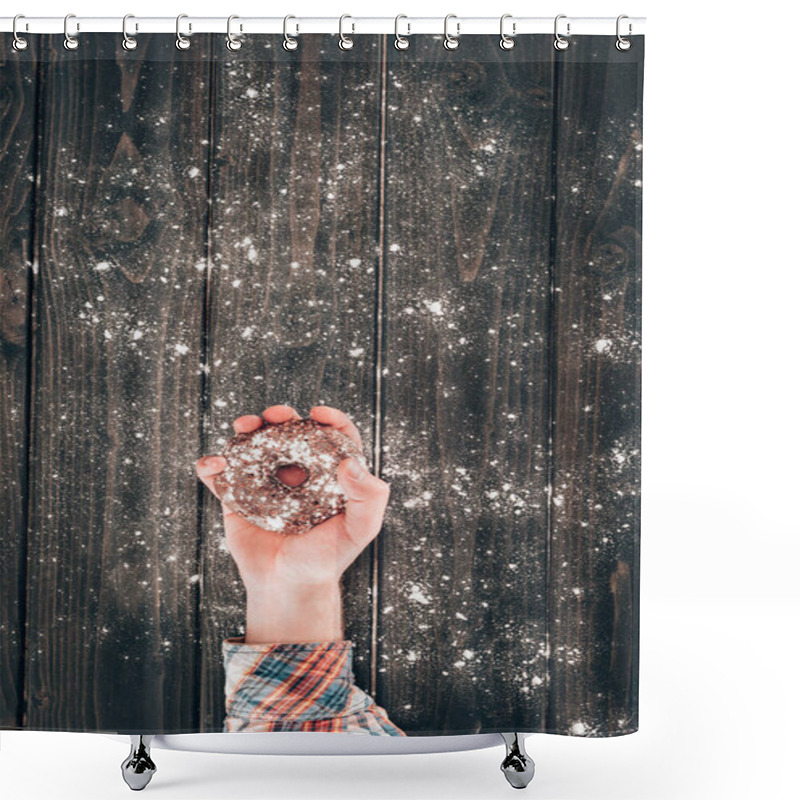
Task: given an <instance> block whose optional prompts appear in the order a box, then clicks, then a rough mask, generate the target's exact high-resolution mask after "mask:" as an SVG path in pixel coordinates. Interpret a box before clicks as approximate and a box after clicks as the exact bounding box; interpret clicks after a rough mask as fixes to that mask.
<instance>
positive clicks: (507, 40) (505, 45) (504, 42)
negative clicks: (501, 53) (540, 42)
mask: <svg viewBox="0 0 800 800" xmlns="http://www.w3.org/2000/svg"><path fill="white" fill-rule="evenodd" d="M510 16H511V14H503V16H502V17H500V47H501V48H502V49H503V50H511V48H513V47H514V45H515V44H516V42H515V41H514V39H513V38H511V37H512V36H516V35H517V23H516V22H512V23H511V36H507V35H506V34H505V33H503V23H504V22H505V20H506V17H510Z"/></svg>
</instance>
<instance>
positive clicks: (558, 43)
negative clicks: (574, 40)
mask: <svg viewBox="0 0 800 800" xmlns="http://www.w3.org/2000/svg"><path fill="white" fill-rule="evenodd" d="M566 18H567V15H566V14H559V15H558V16H557V17H556V22H555V33H556V39H555V41H554V42H553V46H554V47H555V48H556V50H566V49H567V48H568V47H569V39H565V38H564V37H563V36H561V34H560V33H559V32H558V21H559V20H560V19H566ZM567 36H569V22H568V23H567Z"/></svg>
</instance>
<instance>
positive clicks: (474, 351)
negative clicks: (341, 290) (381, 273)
mask: <svg viewBox="0 0 800 800" xmlns="http://www.w3.org/2000/svg"><path fill="white" fill-rule="evenodd" d="M552 52H553V47H552V42H549V41H546V39H545V37H536V38H530V39H525V40H524V41H521V42H520V43H519V44H518V46H517V47H515V48H514V50H512V51H510V52H504V51H502V50H500V48H499V47H498V44H497V37H496V36H489V35H486V36H470V37H468V38H465V40H464V41H463V43H462V44H461V46H460V47H459V48H458V49H457V50H456V51H451V52H448V51H446V50H445V49H444V48H443V47H442V38H441V37H417V38H415V39H413V43H412V50H411V51H409V52H408V53H406V54H404V53H397V52H395V51H394V50H393V49H390V51H389V53H390V54H389V58H388V65H389V70H390V71H389V80H388V108H389V126H388V142H387V156H386V163H387V166H386V174H387V192H386V209H387V212H386V216H387V223H386V238H385V254H386V255H385V257H386V296H385V307H386V317H385V325H386V336H385V341H386V347H385V356H384V357H385V378H384V387H383V393H384V397H385V407H384V408H385V425H384V430H385V435H384V439H383V462H384V463H383V474H384V476H385V477H386V479H387V480H389V481H390V482H391V485H392V499H391V500H390V507H389V511H388V515H387V522H386V526H385V530H384V532H383V533H382V534H381V541H380V548H381V551H380V552H381V565H380V566H381V572H380V578H381V580H380V593H379V597H378V602H379V608H380V631H381V634H380V640H379V656H380V657H379V661H378V670H379V681H378V687H379V691H378V699H379V702H382V703H383V704H384V705H385V707H386V708H387V709H388V711H389V713H390V715H392V718H393V719H394V721H395V722H396V723H397V724H399V725H400V726H401V727H402V728H404V729H405V730H406V732H407V733H411V734H418V735H422V734H437V733H441V732H446V733H473V732H478V731H500V730H512V729H515V730H536V729H538V728H540V727H542V726H543V725H544V719H545V714H546V701H547V697H546V689H547V640H546V633H547V630H546V621H547V614H546V573H545V563H546V560H545V551H546V538H547V494H546V483H547V419H548V408H547V400H548V393H547V375H548V350H547V346H548V342H547V330H548V291H549V277H548V267H549V244H550V216H551V199H550V191H551V185H550V183H551V181H550V174H551V147H552V120H553V109H552V65H551V61H552Z"/></svg>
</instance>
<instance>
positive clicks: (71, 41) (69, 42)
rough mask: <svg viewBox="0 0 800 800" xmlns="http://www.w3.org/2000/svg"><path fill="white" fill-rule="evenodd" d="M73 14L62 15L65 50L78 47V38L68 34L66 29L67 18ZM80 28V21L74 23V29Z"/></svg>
mask: <svg viewBox="0 0 800 800" xmlns="http://www.w3.org/2000/svg"><path fill="white" fill-rule="evenodd" d="M74 16H75V14H67V16H66V17H64V47H65V48H66V49H67V50H77V49H78V40H77V39H76V38H75V37H74V36H70V34H69V30H67V26H68V25H69V20H70V18H71V17H74ZM80 29H81V26H80V23H75V30H76V31H79V30H80Z"/></svg>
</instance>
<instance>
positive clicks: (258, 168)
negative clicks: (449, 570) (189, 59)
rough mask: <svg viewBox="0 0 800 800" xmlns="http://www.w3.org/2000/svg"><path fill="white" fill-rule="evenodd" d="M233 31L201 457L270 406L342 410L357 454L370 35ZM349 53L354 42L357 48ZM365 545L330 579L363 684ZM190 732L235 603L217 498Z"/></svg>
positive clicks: (362, 401)
mask: <svg viewBox="0 0 800 800" xmlns="http://www.w3.org/2000/svg"><path fill="white" fill-rule="evenodd" d="M282 40H283V37H282V36H258V37H248V40H247V42H246V43H245V44H244V45H243V47H242V49H241V50H240V51H239V52H237V53H235V54H233V55H231V54H230V53H229V52H228V51H227V50H226V49H225V47H224V44H223V43H222V42H220V43H219V46H218V47H217V51H216V56H215V84H214V101H213V115H214V130H213V138H214V165H213V179H212V201H213V202H212V228H211V282H210V292H209V309H208V331H207V337H208V365H209V369H208V387H207V406H206V408H207V412H206V421H207V429H206V438H205V448H206V452H219V451H220V450H221V447H222V444H223V443H224V441H225V439H226V438H227V437H228V436H230V435H231V434H232V430H231V428H230V423H231V421H232V420H233V419H234V418H235V417H237V416H240V415H242V414H260V413H261V412H262V411H263V410H264V409H265V408H266V407H267V406H270V405H275V404H281V403H286V404H289V405H292V406H294V407H295V409H296V410H297V411H298V413H300V414H301V415H303V416H305V415H307V414H308V411H309V409H310V408H311V407H312V406H315V405H322V404H324V405H330V406H334V407H337V408H340V409H342V410H343V411H344V412H345V413H347V414H348V415H349V416H350V417H351V418H352V419H353V421H354V422H355V424H356V426H357V427H358V428H359V431H360V433H361V436H362V438H363V443H364V447H365V450H366V452H367V453H370V452H371V449H372V445H373V425H374V409H373V397H374V386H373V384H374V335H375V334H374V329H375V276H376V262H377V258H378V253H377V239H376V231H377V226H378V202H379V196H378V190H379V165H378V151H379V148H378V136H379V123H380V118H379V104H380V94H379V90H380V74H379V71H380V64H381V53H380V49H379V48H380V46H381V44H382V38H381V37H370V39H369V40H367V41H366V42H364V43H362V44H361V47H360V48H359V50H358V51H356V52H345V51H341V50H340V49H339V48H338V47H337V39H336V37H331V36H328V35H327V34H305V35H304V36H303V39H302V43H301V45H300V47H299V49H298V50H297V51H296V52H291V53H290V52H287V51H285V50H284V49H283V47H282V46H281V43H282ZM364 48H367V50H366V52H365V50H364ZM371 565H372V549H371V547H370V548H368V549H367V550H366V551H364V552H363V553H362V554H361V555H360V556H359V558H358V559H357V561H356V562H355V563H354V564H353V565H352V566H351V567H350V568H349V569H348V571H347V572H346V573H345V576H344V579H343V582H342V588H343V611H344V620H345V636H347V637H348V638H349V639H351V640H353V641H354V643H355V647H354V664H353V667H354V672H355V675H356V680H357V682H358V683H359V685H361V686H367V685H368V681H369V667H370V659H371V605H370V582H371V570H372V566H371ZM202 574H203V587H204V591H203V605H202V620H203V642H204V650H203V678H202V691H203V701H202V722H203V730H221V728H222V723H223V717H224V699H225V698H224V691H223V690H224V675H223V671H222V666H223V665H222V659H221V647H222V640H223V639H225V638H226V637H229V636H235V635H239V634H240V633H243V632H244V627H243V626H244V619H245V607H246V606H245V597H244V593H243V589H242V586H241V582H240V579H239V575H238V571H237V569H236V566H235V564H234V562H233V560H232V558H231V556H230V554H229V553H228V552H227V549H226V544H225V539H224V534H223V531H222V528H221V518H220V512H219V503H218V502H217V501H216V499H214V498H213V497H211V496H210V494H209V493H207V494H206V497H205V505H204V512H203V567H202Z"/></svg>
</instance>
